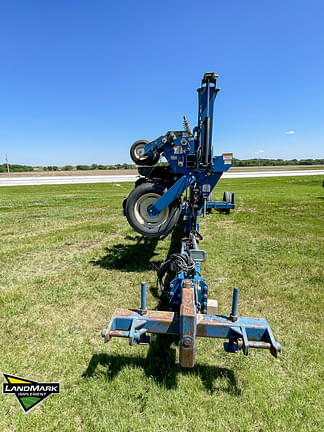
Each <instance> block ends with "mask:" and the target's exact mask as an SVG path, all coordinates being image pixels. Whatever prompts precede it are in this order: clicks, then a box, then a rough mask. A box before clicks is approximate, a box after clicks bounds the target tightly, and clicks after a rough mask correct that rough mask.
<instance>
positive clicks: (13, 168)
mask: <svg viewBox="0 0 324 432" xmlns="http://www.w3.org/2000/svg"><path fill="white" fill-rule="evenodd" d="M161 165H168V164H167V162H162V163H161ZM285 165H324V159H299V160H298V159H289V160H286V159H258V158H254V159H236V158H234V159H233V166H237V167H253V166H285ZM136 168H137V167H136V165H134V164H127V163H123V164H115V165H102V164H91V165H64V166H56V165H48V166H41V167H33V166H28V165H19V164H9V169H10V172H30V171H90V170H121V169H122V170H129V169H136ZM1 172H7V165H6V164H2V165H1V164H0V173H1Z"/></svg>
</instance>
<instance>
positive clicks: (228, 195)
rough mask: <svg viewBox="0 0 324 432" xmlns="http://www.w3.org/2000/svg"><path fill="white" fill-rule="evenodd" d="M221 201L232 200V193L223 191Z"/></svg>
mask: <svg viewBox="0 0 324 432" xmlns="http://www.w3.org/2000/svg"><path fill="white" fill-rule="evenodd" d="M223 201H226V202H228V203H230V202H232V194H231V192H228V191H226V192H224V195H223Z"/></svg>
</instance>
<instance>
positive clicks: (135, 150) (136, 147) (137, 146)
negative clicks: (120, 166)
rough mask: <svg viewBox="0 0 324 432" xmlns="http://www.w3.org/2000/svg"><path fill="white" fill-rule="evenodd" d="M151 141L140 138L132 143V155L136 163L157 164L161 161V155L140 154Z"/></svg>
mask: <svg viewBox="0 0 324 432" xmlns="http://www.w3.org/2000/svg"><path fill="white" fill-rule="evenodd" d="M148 143H149V141H146V140H138V141H135V142H134V144H132V146H131V148H130V157H131V158H132V160H133V161H134V162H135V163H136V165H149V166H151V165H155V164H156V163H157V162H158V161H159V158H160V157H159V155H158V156H156V157H150V156H142V155H140V154H139V152H140V150H142V149H143V148H144V147H145V146H146V144H148Z"/></svg>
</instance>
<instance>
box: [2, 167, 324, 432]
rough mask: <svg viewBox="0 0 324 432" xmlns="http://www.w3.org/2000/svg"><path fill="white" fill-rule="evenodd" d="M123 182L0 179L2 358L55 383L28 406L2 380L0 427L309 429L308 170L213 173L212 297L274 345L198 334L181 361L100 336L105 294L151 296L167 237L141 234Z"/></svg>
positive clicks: (204, 228)
mask: <svg viewBox="0 0 324 432" xmlns="http://www.w3.org/2000/svg"><path fill="white" fill-rule="evenodd" d="M131 188H132V185H131V184H122V185H121V186H117V185H115V184H83V185H60V186H31V187H7V188H0V227H1V229H0V235H1V237H0V245H1V246H0V263H1V271H0V328H1V339H0V352H1V355H0V370H1V371H3V372H6V373H9V374H13V375H18V376H20V377H23V378H26V379H31V380H35V381H43V382H44V381H47V382H55V381H59V382H60V383H61V394H59V395H52V396H50V397H49V398H47V399H46V400H45V401H44V402H42V403H41V404H40V405H39V406H37V407H36V408H35V409H34V410H32V411H31V412H30V413H29V414H27V415H25V414H24V413H23V411H22V409H21V407H20V406H19V404H18V401H17V400H16V399H15V397H14V396H11V395H3V394H1V395H0V431H1V432H2V431H8V432H9V431H19V432H20V431H23V432H24V431H26V432H27V431H28V432H29V431H36V430H37V431H69V432H71V431H138V430H140V431H143V432H144V431H147V432H151V431H161V432H162V431H174V430H178V431H198V430H199V431H222V432H223V431H276V432H277V431H322V430H324V415H323V399H324V391H323V366H324V364H323V336H324V334H323V333H324V332H323V321H322V319H323V285H324V284H323V281H324V279H323V231H324V230H323V189H322V187H321V178H320V176H314V177H296V178H292V177H290V178H289V177H288V178H287V177H285V178H280V177H277V178H264V179H232V180H226V179H224V180H222V181H221V182H220V185H219V186H218V187H217V188H216V190H215V194H214V195H215V198H216V195H217V191H219V192H218V195H219V198H220V197H221V196H222V192H221V191H223V190H232V191H235V192H236V197H237V210H236V211H234V212H231V214H230V215H222V214H218V213H213V214H212V215H210V216H208V217H207V218H206V219H201V233H202V234H203V236H204V240H203V241H202V242H201V247H202V248H204V249H206V250H207V261H206V262H205V263H203V265H202V271H203V276H204V278H205V279H206V281H207V282H208V284H209V293H210V297H211V298H217V299H218V302H219V308H220V313H225V314H228V313H229V312H230V305H231V295H232V288H233V286H238V287H239V288H240V301H239V313H240V314H241V315H244V316H259V317H263V316H264V317H266V318H267V319H268V321H269V322H270V325H271V327H272V329H273V331H274V334H275V336H276V339H277V340H278V341H279V342H280V343H281V344H282V353H281V354H280V356H279V358H278V359H274V358H273V357H272V356H271V355H270V354H269V353H268V352H265V351H256V350H255V351H251V352H250V355H249V356H248V357H245V356H243V354H242V353H239V354H228V353H225V352H224V351H223V348H222V341H220V340H216V339H199V340H198V342H197V362H196V366H195V367H194V368H193V369H192V370H185V369H182V368H181V367H180V366H179V363H178V353H177V348H176V346H175V345H171V347H170V344H169V343H168V341H165V342H163V341H162V344H159V340H157V339H155V338H154V337H153V341H152V344H151V345H150V346H149V347H141V346H134V347H129V346H128V343H127V341H126V340H123V339H122V340H120V339H114V340H112V341H111V342H110V343H109V344H106V345H104V344H103V341H102V338H101V336H100V330H101V329H102V328H103V327H105V326H106V325H107V323H108V320H109V318H110V316H111V314H112V313H113V310H114V309H115V308H116V307H138V306H139V291H140V290H139V287H140V282H141V281H142V280H145V281H146V282H147V283H148V286H149V288H150V295H149V296H148V306H149V307H150V308H153V309H154V308H157V307H158V302H159V300H158V297H157V292H156V290H155V283H156V280H155V271H154V267H153V265H152V264H155V265H159V264H160V263H161V262H162V261H163V260H164V259H165V258H166V256H167V253H168V249H169V246H170V236H169V237H168V238H167V239H165V240H164V241H160V242H156V241H154V240H151V241H147V240H144V239H140V238H139V237H138V236H137V235H136V234H135V233H134V232H133V231H132V229H131V228H130V227H129V225H128V224H127V221H126V219H125V218H123V217H122V216H121V211H120V208H121V203H122V200H123V198H124V197H125V196H127V194H128V193H129V191H130V190H131Z"/></svg>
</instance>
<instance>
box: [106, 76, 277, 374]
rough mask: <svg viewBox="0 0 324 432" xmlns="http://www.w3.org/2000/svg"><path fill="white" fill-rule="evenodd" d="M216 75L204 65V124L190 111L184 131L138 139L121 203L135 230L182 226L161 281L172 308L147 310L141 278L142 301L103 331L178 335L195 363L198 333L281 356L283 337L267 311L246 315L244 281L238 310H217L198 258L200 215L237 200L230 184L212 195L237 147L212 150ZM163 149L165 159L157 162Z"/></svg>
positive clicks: (187, 359) (142, 336)
mask: <svg viewBox="0 0 324 432" xmlns="http://www.w3.org/2000/svg"><path fill="white" fill-rule="evenodd" d="M216 78H217V75H215V74H214V73H205V75H204V77H203V80H202V85H201V87H200V88H199V89H198V125H197V126H196V127H195V128H194V129H193V130H191V128H190V125H189V123H188V121H187V119H186V118H184V129H185V130H184V131H169V132H167V133H166V134H165V135H162V136H160V137H159V138H157V139H155V140H154V141H151V142H148V141H144V140H140V141H136V142H135V143H134V144H133V145H132V147H131V150H130V154H131V157H132V159H133V161H134V162H135V163H136V164H137V165H139V173H140V177H139V179H138V180H137V181H136V183H135V188H134V189H133V190H132V192H131V193H130V194H129V196H128V197H127V199H126V200H125V201H124V203H123V210H124V214H125V216H126V217H127V220H128V222H129V224H130V225H131V226H132V227H133V229H134V230H135V231H137V232H138V233H140V234H141V235H143V236H145V237H151V238H156V239H160V238H163V237H165V236H166V235H168V234H169V233H170V232H171V231H172V230H174V229H175V227H181V246H180V245H179V249H180V250H178V251H177V253H172V254H171V255H170V256H169V257H168V259H167V260H166V261H165V263H164V264H163V265H162V266H161V268H160V269H159V270H158V272H157V280H158V285H159V287H160V289H161V294H162V295H163V298H164V299H166V300H167V303H168V310H166V311H155V310H147V307H146V283H145V282H142V284H141V307H140V308H139V309H116V310H115V312H114V314H113V316H112V318H111V321H110V323H109V325H108V327H107V328H106V329H104V330H103V332H102V335H103V337H104V340H105V342H107V341H109V340H110V339H111V338H112V337H124V338H128V339H129V343H130V345H133V344H134V342H137V343H138V344H148V343H149V342H150V336H149V334H150V333H151V334H160V335H163V334H165V335H174V336H176V337H178V340H179V347H180V363H181V365H182V366H183V367H193V366H194V364H195V351H196V338H197V337H212V338H222V339H225V340H226V342H225V343H224V349H225V351H227V352H237V351H239V350H241V349H242V351H243V353H244V354H245V355H247V354H248V351H249V348H263V349H268V350H270V352H271V354H273V355H274V356H277V354H278V352H279V351H280V344H279V343H278V342H276V340H275V338H274V336H273V334H272V331H271V328H270V326H269V324H268V322H267V320H266V319H264V318H247V317H240V316H238V314H237V309H238V293H239V291H238V289H237V288H234V290H233V300H232V310H231V313H230V314H229V315H219V314H218V307H217V301H216V300H209V299H208V285H207V283H206V282H205V281H204V279H203V278H202V276H201V267H200V263H201V262H203V261H205V259H206V251H204V250H201V249H200V248H199V242H200V240H202V236H201V234H200V233H199V221H198V217H199V216H201V215H203V216H205V215H206V213H208V212H210V211H211V209H213V208H214V209H218V210H220V211H224V212H229V211H230V209H233V208H234V206H235V197H234V193H233V194H232V193H230V192H224V195H223V200H222V201H218V202H217V201H213V200H212V198H211V196H212V195H211V194H212V190H213V188H214V187H215V185H216V184H217V182H218V181H219V180H220V178H221V176H222V174H223V172H225V171H227V170H228V169H229V168H230V167H231V165H232V158H233V157H232V154H231V153H225V154H223V155H221V156H213V149H212V125H213V112H214V101H215V98H216V95H217V93H218V91H219V89H217V88H216ZM161 156H164V157H165V159H166V160H167V162H168V164H167V165H156V164H157V162H158V161H159V160H160V157H161Z"/></svg>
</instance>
